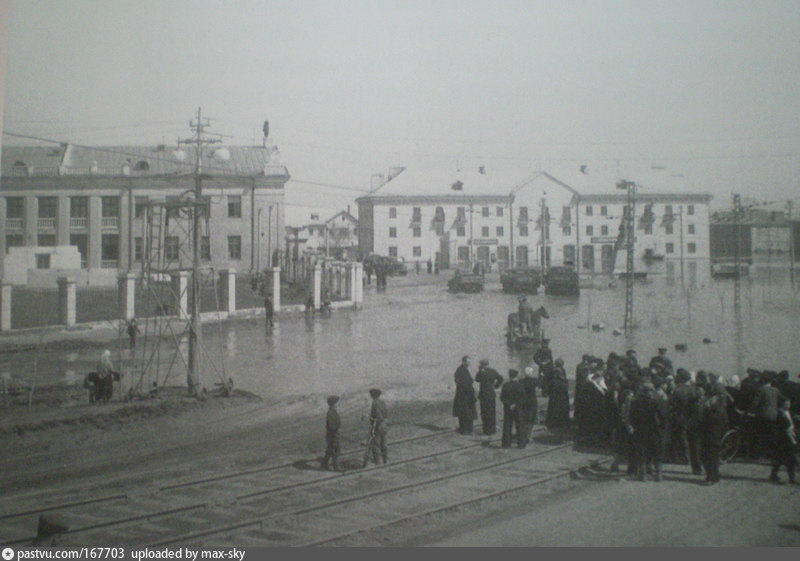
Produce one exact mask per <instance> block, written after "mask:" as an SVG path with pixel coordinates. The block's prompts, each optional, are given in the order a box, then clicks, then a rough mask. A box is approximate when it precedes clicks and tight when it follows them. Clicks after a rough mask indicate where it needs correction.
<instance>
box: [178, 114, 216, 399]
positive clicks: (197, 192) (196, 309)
mask: <svg viewBox="0 0 800 561" xmlns="http://www.w3.org/2000/svg"><path fill="white" fill-rule="evenodd" d="M209 124H210V123H209V122H208V120H206V121H203V118H202V113H201V109H200V108H199V107H198V108H197V121H189V128H191V129H192V130H193V131H194V136H193V137H192V138H189V139H186V140H179V141H178V143H179V144H191V145H193V146H194V148H195V155H196V159H195V168H194V185H195V187H194V203H195V204H194V206H193V209H192V294H191V302H190V306H189V318H190V328H189V361H188V372H187V374H186V383H187V385H188V388H189V393H190V394H191V395H196V394H197V393H198V388H199V387H200V345H201V343H202V336H203V331H202V325H201V322H200V290H201V287H202V283H201V282H200V220H201V218H202V214H201V212H203V211H205V210H206V207H205V206H204V205H203V204H202V200H203V199H202V192H203V163H202V162H203V159H202V153H203V147H205V146H206V145H207V144H214V143H217V142H220V141H219V140H212V139H208V138H206V137H205V134H204V133H205V128H206V127H208V126H209Z"/></svg>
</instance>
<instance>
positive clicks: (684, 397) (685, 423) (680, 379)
mask: <svg viewBox="0 0 800 561" xmlns="http://www.w3.org/2000/svg"><path fill="white" fill-rule="evenodd" d="M675 383H676V384H677V385H676V387H675V391H673V392H672V394H671V395H670V396H669V412H670V430H671V432H672V438H671V439H670V443H671V445H672V458H673V460H675V461H676V462H678V463H680V464H685V463H686V462H687V461H688V462H689V463H690V464H691V466H692V472H693V473H694V474H695V475H700V474H701V473H703V470H702V468H701V466H700V433H699V431H698V425H699V422H700V419H699V416H698V413H699V404H698V402H697V400H698V397H697V389H696V388H695V386H694V384H693V383H692V377H691V375H690V374H689V372H688V371H687V370H685V369H683V368H678V372H677V373H676V375H675ZM690 435H691V437H690Z"/></svg>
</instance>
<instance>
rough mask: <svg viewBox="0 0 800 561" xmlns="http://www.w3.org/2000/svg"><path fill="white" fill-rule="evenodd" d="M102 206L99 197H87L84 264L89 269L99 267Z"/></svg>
mask: <svg viewBox="0 0 800 561" xmlns="http://www.w3.org/2000/svg"><path fill="white" fill-rule="evenodd" d="M102 214H103V207H102V201H101V199H100V197H98V196H97V195H91V196H90V197H89V237H88V240H87V242H88V243H87V247H86V266H87V267H88V268H89V269H99V268H100V243H101V239H102V238H101V232H102Z"/></svg>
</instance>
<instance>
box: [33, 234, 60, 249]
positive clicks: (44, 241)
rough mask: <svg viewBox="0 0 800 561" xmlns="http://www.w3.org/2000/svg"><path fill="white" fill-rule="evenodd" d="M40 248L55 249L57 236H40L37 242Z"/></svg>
mask: <svg viewBox="0 0 800 561" xmlns="http://www.w3.org/2000/svg"><path fill="white" fill-rule="evenodd" d="M36 245H38V246H39V247H55V246H56V235H55V234H39V239H38V241H37V242H36Z"/></svg>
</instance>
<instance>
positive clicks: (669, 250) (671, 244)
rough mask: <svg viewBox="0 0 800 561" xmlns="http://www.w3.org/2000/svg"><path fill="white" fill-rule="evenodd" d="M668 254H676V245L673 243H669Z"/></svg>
mask: <svg viewBox="0 0 800 561" xmlns="http://www.w3.org/2000/svg"><path fill="white" fill-rule="evenodd" d="M666 252H667V253H675V245H674V244H673V243H672V242H667V245H666Z"/></svg>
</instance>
